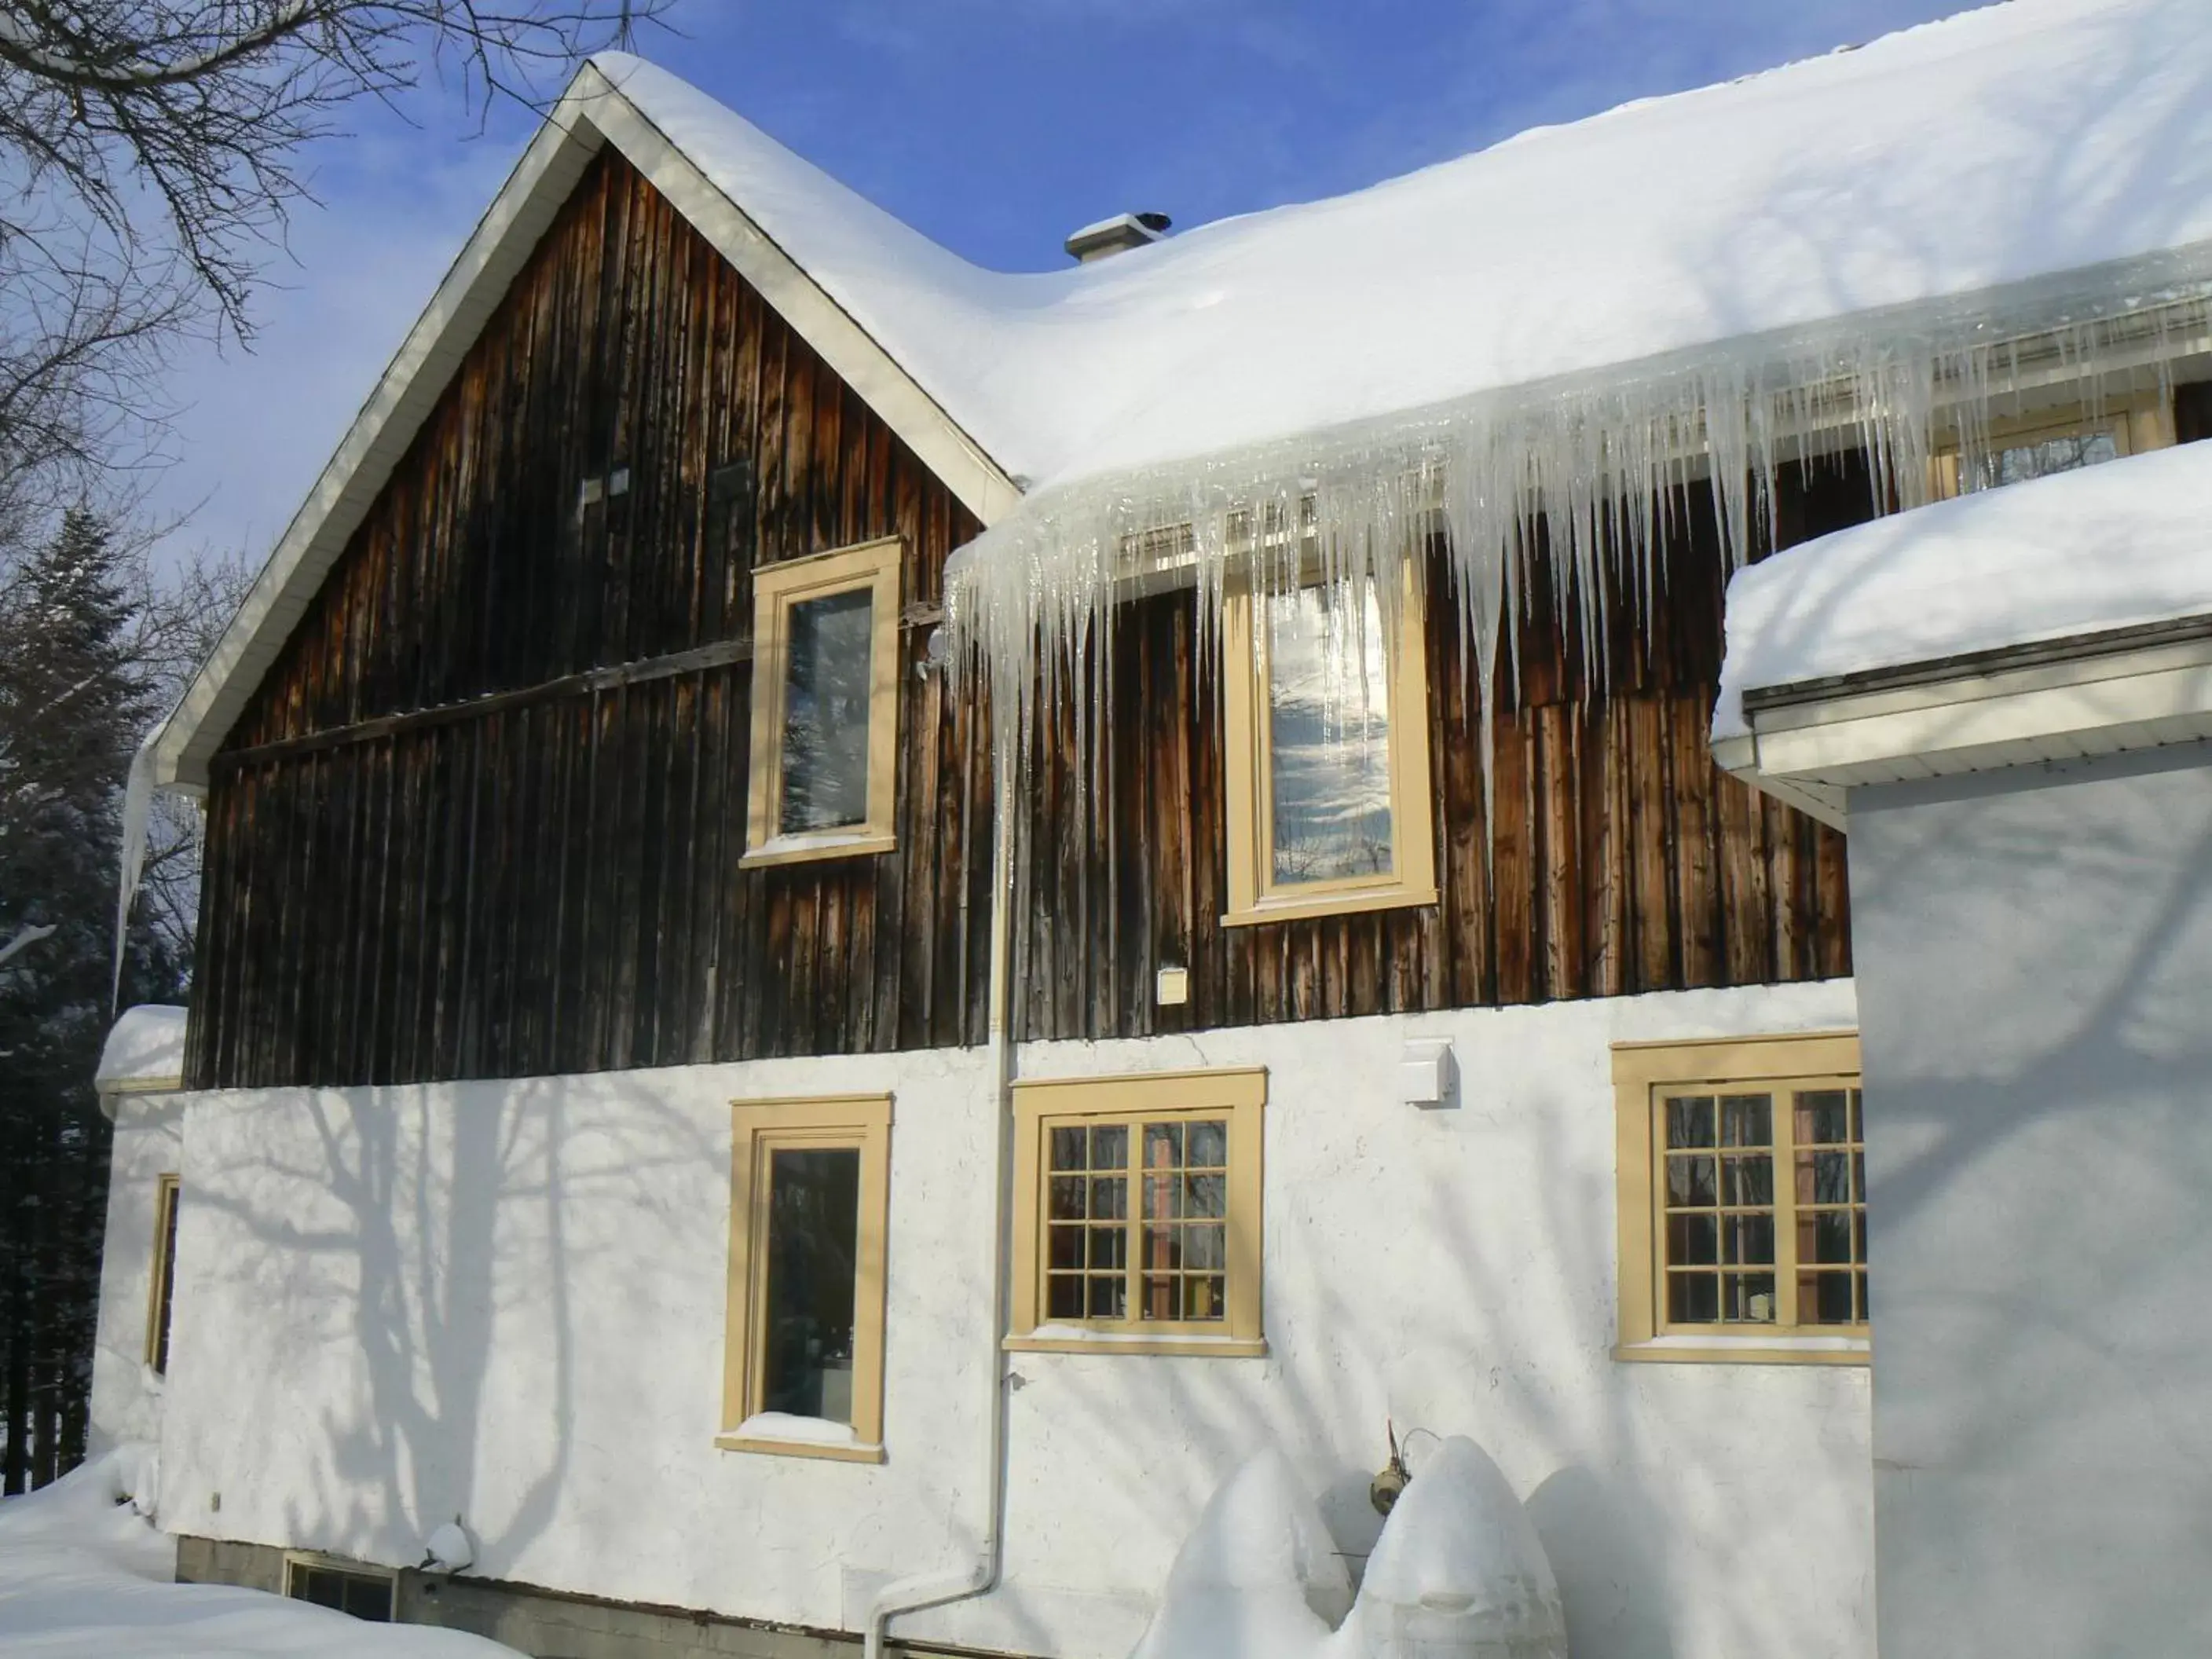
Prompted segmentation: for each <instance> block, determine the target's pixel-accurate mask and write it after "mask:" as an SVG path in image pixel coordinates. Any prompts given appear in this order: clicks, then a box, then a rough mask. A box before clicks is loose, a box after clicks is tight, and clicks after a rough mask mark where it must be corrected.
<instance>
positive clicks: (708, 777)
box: [187, 155, 991, 1086]
mask: <svg viewBox="0 0 2212 1659" xmlns="http://www.w3.org/2000/svg"><path fill="white" fill-rule="evenodd" d="M620 469H627V471H628V475H629V476H628V480H627V484H628V487H627V488H626V489H623V490H621V491H620V492H619V493H611V490H610V488H609V486H610V483H611V477H612V475H613V474H615V473H616V472H617V470H620ZM586 480H593V481H596V482H597V483H598V485H599V497H598V499H596V500H594V501H591V502H589V503H586V501H585V500H584V493H585V492H584V485H585V483H586ZM976 529H977V526H976V524H975V521H974V520H973V519H972V518H971V517H970V516H969V514H968V513H967V512H966V511H965V510H964V509H963V508H962V507H961V506H960V505H959V503H958V502H957V501H955V500H954V499H953V498H952V496H951V494H950V492H949V491H947V490H946V489H945V487H944V486H943V485H942V484H941V483H939V481H938V480H937V479H936V478H935V477H933V476H932V475H931V474H930V473H929V472H928V471H927V470H926V469H925V468H924V467H923V466H922V465H921V463H920V462H919V461H918V460H916V459H915V457H914V455H913V454H912V453H910V452H908V450H907V449H906V447H904V446H903V445H902V444H901V443H900V442H899V441H898V440H897V439H896V437H894V436H893V435H891V433H890V430H889V428H886V427H885V426H884V423H883V422H881V421H880V420H878V418H877V417H876V416H874V414H873V413H872V412H871V411H870V410H869V409H868V408H867V406H866V404H863V403H862V402H861V401H860V398H858V397H857V396H855V395H854V393H853V392H851V390H850V389H849V388H848V387H846V386H843V385H842V383H841V382H840V381H839V380H837V378H836V375H835V374H833V373H832V372H831V371H830V370H829V368H828V367H827V365H825V364H823V362H821V361H820V360H819V359H818V358H817V356H815V355H814V353H813V352H812V350H811V349H810V348H809V347H808V346H807V345H806V344H805V342H803V341H802V340H800V339H799V338H798V337H796V336H795V335H793V333H792V332H791V331H790V330H789V329H788V328H787V326H786V325H785V324H784V323H783V322H782V320H781V319H780V318H779V317H778V316H777V315H776V313H775V312H774V311H772V310H771V309H769V307H767V306H766V305H765V304H764V303H763V301H762V300H761V298H760V296H759V295H757V294H756V293H755V292H753V291H752V290H751V289H750V288H748V287H747V286H746V285H745V283H744V282H743V280H742V279H740V278H739V277H738V276H737V275H736V273H735V272H734V271H732V270H731V269H730V268H729V267H728V265H727V264H725V263H724V262H723V260H722V259H721V258H720V256H718V255H717V254H716V253H715V252H714V250H713V249H712V248H711V247H709V246H708V245H707V244H706V243H705V242H704V241H703V240H701V239H700V238H699V237H698V236H697V235H696V234H694V233H693V232H692V231H691V230H690V228H689V227H688V226H686V225H685V224H684V222H683V221H682V220H681V219H680V218H679V217H678V216H677V215H676V214H675V213H674V212H673V210H671V209H670V207H669V206H668V204H666V203H665V202H664V201H663V200H662V199H661V198H660V197H659V196H658V195H657V194H656V193H655V192H654V191H653V190H652V188H651V186H650V185H647V183H646V182H645V181H644V179H641V177H640V176H638V175H637V174H636V173H634V172H633V171H631V170H630V169H629V167H627V166H626V165H625V164H624V163H623V162H622V161H620V160H619V159H618V158H616V157H613V156H611V155H609V156H606V157H603V158H602V159H601V160H600V161H598V162H597V163H595V164H594V166H593V167H592V169H591V171H590V172H589V173H587V174H586V177H585V179H583V181H582V182H581V183H580V185H579V186H578V188H577V190H576V191H575V192H574V196H573V197H572V198H571V199H570V201H569V202H568V204H567V205H566V206H565V207H564V208H563V210H562V213H561V215H560V216H559V217H558V219H557V220H556V222H555V224H554V225H553V227H552V228H551V229H550V230H549V231H548V232H547V234H546V235H545V237H544V240H542V241H541V243H540V244H539V246H538V249H537V250H536V252H535V253H534V254H533V255H532V259H531V261H530V263H529V264H528V265H527V267H526V269H525V270H524V271H523V273H522V274H521V275H520V276H519V277H518V278H517V279H516V282H515V283H514V285H513V289H511V290H510V291H509V293H508V295H507V297H506V299H505V301H503V302H502V304H501V307H500V309H499V311H498V312H497V313H495V316H494V317H493V318H492V319H491V320H490V322H489V324H487V325H486V326H485V328H484V330H483V334H482V335H481V336H480V337H479V338H478V340H477V343H476V344H475V345H474V346H473V347H472V348H471V350H470V351H469V353H468V354H467V356H466V357H465V360H464V361H463V362H462V364H461V365H460V367H459V369H458V370H457V371H456V374H455V376H454V379H453V382H452V384H451V385H450V386H448V387H447V390H446V392H445V393H444V395H443V397H442V398H441V402H440V403H439V404H438V406H437V408H436V410H435V411H434V412H433V414H432V415H431V416H430V417H429V419H428V421H427V422H425V424H424V426H423V428H422V430H421V432H420V433H419V434H418V435H416V439H415V441H414V443H413V446H412V447H411V448H410V452H409V453H408V454H407V456H406V457H405V459H404V460H403V461H402V462H401V463H400V465H398V468H397V469H396V470H395V471H394V472H393V475H392V478H391V480H390V482H389V483H387V484H386V487H385V489H384V490H383V492H382V494H381V495H380V498H379V500H378V501H376V503H375V504H374V507H372V508H371V510H370V512H369V513H368V516H367V518H366V520H364V521H363V523H362V526H361V527H360V528H359V530H357V531H356V532H355V534H354V537H353V538H352V541H351V543H350V544H349V546H348V547H347V549H346V550H345V551H344V553H343V555H342V556H341V557H340V558H339V560H338V562H337V564H336V565H335V566H334V567H333V568H332V569H331V573H330V574H329V576H328V577H327V578H326V579H325V582H324V585H323V588H322V591H321V592H320V593H319V595H318V596H317V597H316V599H315V600H314V602H313V605H311V607H310V608H309V610H308V612H307V615H306V617H303V618H302V620H301V623H299V625H298V626H297V628H296V629H295V631H294V633H293V635H292V638H291V639H290V641H289V642H288V644H287V645H286V647H285V649H284V651H283V654H282V655H281V656H280V658H279V659H278V661H277V663H276V665H275V666H274V667H272V668H271V669H270V672H269V674H268V675H267V677H266V678H264V682H263V683H262V684H261V686H260V687H259V689H258V691H257V692H256V694H255V696H254V697H253V699H252V702H251V703H250V704H249V705H248V707H247V708H246V711H245V713H244V714H242V715H241V716H240V720H239V721H238V723H237V725H236V726H235V727H234V729H233V730H232V732H230V733H229V734H228V738H227V739H226V741H225V743H224V745H223V748H222V751H221V753H220V754H219V755H218V756H217V757H216V762H215V764H214V765H213V766H212V768H211V769H210V771H211V779H210V790H209V796H208V803H207V805H208V825H209V829H208V861H207V874H206V878H205V881H204V888H203V893H202V915H203V926H202V927H201V931H200V941H199V947H198V958H197V968H196V975H197V981H196V987H195V994H194V1008H193V1019H192V1029H191V1042H190V1054H189V1055H188V1059H187V1064H188V1066H189V1070H190V1073H191V1079H192V1081H193V1083H194V1084H195V1085H197V1086H232V1085H272V1084H310V1083H313V1084H343V1083H362V1082H378V1083H391V1082H412V1081H421V1080H428V1079H445V1078H457V1077H504V1076H517V1075H524V1074H530V1073H550V1072H578V1071H592V1070H599V1069H605V1068H609V1067H615V1066H655V1065H672V1064H680V1063H685V1062H695V1061H707V1060H738V1059H744V1058H750V1057H752V1056H755V1055H760V1054H804V1053H824V1052H842V1051H860V1050H870V1049H878V1050H880V1049H888V1048H894V1047H910V1048H923V1047H931V1046H939V1045H945V1044H952V1043H963V1042H978V1041H980V1040H981V1036H982V1034H983V1020H984V998H985V990H986V975H987V969H988V965H989V964H988V950H987V923H988V915H987V898H988V891H987V882H988V871H989V868H990V865H991V848H990V836H991V817H990V811H989V805H990V783H989V777H988V766H987V757H988V754H989V742H988V737H987V732H986V731H985V730H984V723H983V719H982V716H981V714H980V713H979V712H978V711H976V710H975V708H972V707H969V706H963V705H960V704H957V703H956V702H954V701H953V700H951V699H949V698H947V697H946V696H945V693H944V688H943V686H942V684H941V683H940V682H939V680H938V679H937V678H929V679H927V680H924V679H921V678H917V677H916V676H915V674H914V673H913V672H912V671H910V669H911V659H912V658H913V656H914V654H915V653H916V652H918V650H919V648H920V635H921V632H922V631H923V630H925V629H926V628H927V625H928V624H929V623H932V622H933V621H934V620H935V618H936V615H937V608H938V606H939V605H940V604H941V601H942V597H943V583H942V569H943V565H944V562H945V556H946V555H947V554H948V553H949V552H950V551H951V549H952V548H953V547H955V546H957V544H959V543H961V542H963V541H965V540H966V539H968V538H969V537H971V536H973V535H974V534H975V531H976ZM894 532H897V533H901V534H902V535H903V536H904V537H905V538H906V539H907V557H908V562H907V567H906V569H905V571H904V573H903V578H902V588H903V597H904V599H905V602H906V605H907V610H908V615H907V617H906V619H905V620H906V622H907V623H908V627H907V628H906V629H904V630H902V646H901V649H902V658H903V659H905V660H904V661H903V663H902V665H903V666H906V667H908V670H909V671H907V672H904V673H902V677H901V684H902V688H904V689H903V691H902V700H903V707H902V711H901V732H900V766H899V780H898V800H899V808H898V823H899V825H900V830H901V842H902V846H901V850H900V851H899V852H897V853H895V854H890V855H887V856H884V857H878V858H866V859H854V860H830V861H826V862H823V863H817V864H806V865H799V866H787V867H783V868H776V869H768V870H740V869H739V868H738V854H740V853H742V851H743V850H744V823H745V811H746V794H747V772H746V766H747V759H748V750H749V748H750V739H751V700H750V661H749V658H750V635H751V629H752V572H753V569H754V568H755V566H756V564H757V563H759V562H769V561H774V560H778V559H784V558H791V557H795V556H802V555H805V554H808V553H813V552H818V551H821V550H823V549H825V548H828V547H833V546H838V545H842V544H846V543H850V542H855V541H860V540H865V539H868V538H873V537H877V536H882V535H887V534H891V533H894Z"/></svg>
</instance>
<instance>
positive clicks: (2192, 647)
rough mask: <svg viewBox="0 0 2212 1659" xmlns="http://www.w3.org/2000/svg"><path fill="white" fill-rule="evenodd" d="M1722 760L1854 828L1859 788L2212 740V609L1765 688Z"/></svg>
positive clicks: (1717, 750)
mask: <svg viewBox="0 0 2212 1659" xmlns="http://www.w3.org/2000/svg"><path fill="white" fill-rule="evenodd" d="M1744 702H1745V725H1746V726H1747V727H1748V730H1747V731H1744V732H1732V733H1729V734H1727V735H1724V736H1717V737H1716V738H1714V740H1713V744H1712V748H1713V757H1714V758H1715V760H1717V762H1718V763H1720V765H1721V766H1722V767H1723V769H1726V770H1727V771H1729V772H1730V773H1732V774H1734V775H1735V776H1737V777H1739V778H1741V779H1742V780H1743V781H1745V782H1747V783H1748V784H1750V785H1751V786H1752V787H1753V788H1756V789H1760V790H1764V791H1765V793H1768V794H1771V795H1773V796H1774V797H1776V798H1777V799H1781V800H1784V801H1787V802H1789V803H1790V805H1794V806H1796V807H1799V808H1800V809H1802V810H1803V811H1808V812H1809V813H1811V814H1812V815H1813V816H1814V817H1817V818H1819V819H1820V820H1821V821H1822V822H1823V823H1830V824H1832V825H1834V826H1835V827H1836V828H1837V829H1847V828H1848V816H1849V815H1848V810H1847V809H1848V801H1849V798H1850V792H1851V791H1852V790H1854V789H1857V788H1863V787H1869V786H1873V785H1879V784H1889V783H1905V782H1909V781H1914V780H1917V779H1923V778H1937V777H1954V776H1959V775H1964V774H1967V773H1972V772H1986V771H1993V770H1996V769H2000V768H2003V767H2013V766H2027V765H2034V764H2038V763H2045V762H2052V761H2075V760H2084V759H2088V758H2091V757H2098V756H2106V755H2122V754H2128V753H2131V752H2134V751H2136V750H2145V749H2155V748H2160V747H2164V746H2166V745H2167V744H2177V743H2191V742H2197V741H2202V740H2204V739H2208V738H2212V614H2205V615H2199V616H2191V617H2175V618H2172V619H2170V620H2167V621H2162V622H2156V623H2145V624H2142V625H2140V626H2136V627H2128V628H2115V629H2098V630H2095V631H2093V632H2088V633H2083V634H2078V635H2069V636H2067V637H2065V638H2063V639H2055V640H2040V641H2032V642H2027V643H2024V644H2021V645H2016V646H2008V647H2001V648H1999V649H1996V650H1994V651H1978V652H1973V653H1966V654H1964V655H1960V656H1955V657H1947V658H1936V659H1929V660H1927V661H1924V662H1915V663H1905V664H1899V665H1895V666H1893V667H1885V668H1881V669H1875V670H1872V671H1868V672H1865V673H1861V674H1850V675H1840V676H1836V677H1833V678H1827V679H1822V680H1815V681H1803V682H1798V683H1796V684H1787V685H1775V686H1768V687H1760V688H1756V689H1753V690H1750V691H1748V692H1747V693H1746V695H1745V699H1744Z"/></svg>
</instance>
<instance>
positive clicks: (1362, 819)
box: [1267, 582, 1392, 883]
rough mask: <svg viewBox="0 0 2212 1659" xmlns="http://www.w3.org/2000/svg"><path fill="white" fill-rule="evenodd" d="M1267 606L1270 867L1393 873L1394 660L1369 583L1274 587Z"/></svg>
mask: <svg viewBox="0 0 2212 1659" xmlns="http://www.w3.org/2000/svg"><path fill="white" fill-rule="evenodd" d="M1267 733H1268V745H1269V750H1270V753H1271V755H1272V757H1273V766H1272V768H1271V771H1272V775H1271V776H1270V777H1269V779H1268V791H1269V793H1268V799H1269V801H1270V803H1271V805H1272V807H1273V824H1274V837H1273V840H1274V845H1273V869H1274V879H1275V880H1276V881H1277V882H1280V883H1297V882H1309V881H1338V880H1343V879H1346V878H1353V877H1360V876H1387V875H1389V873H1390V871H1391V868H1392V862H1391V848H1390V698H1389V659H1388V656H1387V654H1386V653H1385V652H1384V650H1383V612H1382V607H1381V606H1380V605H1378V604H1377V603H1376V599H1375V595H1374V591H1373V588H1372V586H1369V587H1366V588H1364V589H1359V590H1353V589H1352V588H1350V587H1348V586H1346V585H1345V584H1342V583H1334V582H1332V583H1325V584H1323V585H1322V586H1316V587H1306V588H1301V589H1299V590H1298V591H1297V592H1295V593H1282V594H1277V595H1275V596H1273V597H1272V598H1271V599H1268V600H1267Z"/></svg>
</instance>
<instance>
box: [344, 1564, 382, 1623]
mask: <svg viewBox="0 0 2212 1659" xmlns="http://www.w3.org/2000/svg"><path fill="white" fill-rule="evenodd" d="M343 1577H344V1581H345V1610H346V1611H347V1612H348V1613H351V1614H352V1615H353V1616H354V1617H355V1618H356V1619H362V1620H368V1622H369V1623H370V1624H373V1625H388V1624H390V1623H391V1622H392V1584H391V1581H390V1580H388V1579H384V1578H371V1577H368V1576H367V1575H366V1574H360V1575H356V1574H350V1573H349V1574H346V1575H343Z"/></svg>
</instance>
